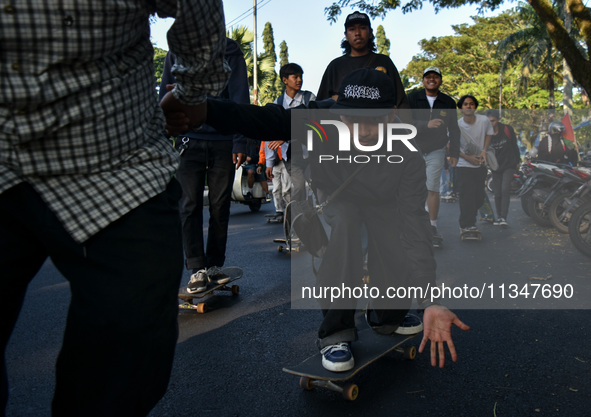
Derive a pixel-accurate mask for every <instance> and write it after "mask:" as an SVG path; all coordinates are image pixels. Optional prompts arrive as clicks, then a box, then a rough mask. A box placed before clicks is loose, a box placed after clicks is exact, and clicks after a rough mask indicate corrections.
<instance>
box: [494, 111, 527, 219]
mask: <svg viewBox="0 0 591 417" xmlns="http://www.w3.org/2000/svg"><path fill="white" fill-rule="evenodd" d="M486 117H488V120H489V121H490V124H491V125H492V127H493V131H494V133H493V134H492V135H491V140H490V148H491V149H494V152H495V157H496V159H497V163H498V165H499V166H498V168H497V169H496V170H491V171H492V178H493V180H492V187H493V192H494V195H495V210H496V212H497V216H496V219H495V220H494V222H493V225H495V226H508V225H509V224H508V223H507V216H508V215H509V203H510V202H511V183H512V181H513V175H514V174H515V172H516V171H517V170H518V169H519V165H520V164H521V154H520V153H519V147H518V146H517V135H515V130H514V129H513V127H512V126H510V125H507V124H504V123H501V122H500V118H501V117H500V113H499V111H498V110H496V109H489V110H487V111H486Z"/></svg>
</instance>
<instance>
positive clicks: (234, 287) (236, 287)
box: [230, 285, 240, 295]
mask: <svg viewBox="0 0 591 417" xmlns="http://www.w3.org/2000/svg"><path fill="white" fill-rule="evenodd" d="M230 291H232V294H233V295H238V293H239V292H240V286H239V285H232V287H231V288H230Z"/></svg>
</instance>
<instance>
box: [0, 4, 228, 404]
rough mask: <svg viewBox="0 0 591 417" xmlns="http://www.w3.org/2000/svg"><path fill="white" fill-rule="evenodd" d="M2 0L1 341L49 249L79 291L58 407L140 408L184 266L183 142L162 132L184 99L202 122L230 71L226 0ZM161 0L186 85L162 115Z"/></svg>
mask: <svg viewBox="0 0 591 417" xmlns="http://www.w3.org/2000/svg"><path fill="white" fill-rule="evenodd" d="M4 3H5V4H4V5H3V12H4V13H2V14H0V270H1V273H0V323H1V326H0V346H1V349H2V353H4V351H5V347H6V345H7V343H8V339H9V337H10V333H11V332H12V329H13V327H14V324H15V322H16V320H17V317H18V313H19V311H20V308H21V306H22V302H23V299H24V296H25V291H26V288H27V285H28V284H29V282H30V281H31V280H32V279H33V277H34V276H35V274H36V273H37V271H38V270H39V269H40V268H41V266H42V265H43V263H44V262H45V260H46V259H47V258H48V257H50V258H51V259H52V261H53V264H54V265H55V266H56V267H57V269H59V270H60V271H61V272H62V274H63V275H64V276H65V277H66V279H67V280H68V281H69V283H70V288H71V293H72V297H71V304H70V309H69V313H68V319H67V325H66V330H65V335H64V342H63V346H62V350H61V352H60V355H59V358H58V362H57V369H56V390H55V395H54V400H53V415H56V416H57V415H86V416H90V415H101V416H104V415H126V416H131V415H133V416H138V415H146V414H147V413H148V412H149V411H150V409H151V408H152V407H153V406H154V405H155V404H156V403H157V402H158V400H159V399H160V398H161V396H162V395H163V394H164V392H165V390H166V387H167V384H168V378H169V375H170V370H171V366H172V359H173V354H174V348H175V344H176V338H177V297H176V295H177V292H178V288H179V284H180V278H181V275H182V267H183V255H182V247H181V246H182V244H181V237H180V228H179V216H178V208H177V200H178V195H179V194H178V185H177V184H176V183H175V181H173V180H172V177H173V174H174V172H175V170H176V169H177V165H178V156H177V155H176V153H175V152H174V150H173V149H172V147H171V146H170V144H169V142H168V140H167V139H166V138H165V137H164V135H163V133H162V132H163V128H164V125H165V117H164V115H166V117H167V118H175V117H176V115H177V114H179V112H182V114H183V115H189V116H188V117H186V116H183V117H184V118H185V119H186V124H187V126H191V125H193V123H194V122H196V121H197V118H199V117H200V113H201V112H202V111H203V108H204V101H205V97H206V94H212V95H215V94H217V93H218V92H219V91H221V90H222V89H223V87H224V85H225V83H226V80H227V77H228V71H227V69H226V66H225V64H224V61H223V51H224V47H225V26H224V16H223V9H222V3H221V0H196V1H191V2H177V1H176V0H150V1H148V0H146V1H140V0H135V1H133V0H117V1H115V0H102V1H91V0H78V1H76V2H55V1H52V0H27V1H19V2H16V3H15V4H11V1H10V0H8V2H7V1H5V2H4ZM7 3H8V4H7ZM154 13H158V14H159V15H160V16H161V17H169V16H170V17H174V18H175V23H174V25H173V26H172V28H171V29H170V31H169V32H168V42H169V45H170V48H171V50H172V51H173V52H174V53H175V54H176V55H177V57H178V62H177V65H176V67H175V68H174V70H173V72H174V75H175V76H176V79H177V85H176V87H175V88H174V89H173V90H172V91H170V92H169V94H167V97H165V100H163V101H162V103H161V106H162V109H163V110H164V114H163V112H162V110H161V109H160V108H159V106H158V103H157V100H156V94H155V91H154V86H155V85H154V69H153V48H152V44H151V42H150V26H149V19H150V15H152V14H154ZM193 119H195V120H193ZM2 359H3V358H2ZM0 366H1V369H0V378H1V379H0V415H3V414H4V409H5V407H6V403H7V396H8V386H7V377H6V366H5V363H4V360H2V362H1V363H0Z"/></svg>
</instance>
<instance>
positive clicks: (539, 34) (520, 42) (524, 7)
mask: <svg viewBox="0 0 591 417" xmlns="http://www.w3.org/2000/svg"><path fill="white" fill-rule="evenodd" d="M517 13H518V14H519V17H520V19H519V23H518V27H517V30H516V31H514V32H513V33H511V34H510V35H509V36H507V37H506V38H505V39H503V40H502V41H501V42H500V43H499V46H498V51H499V53H500V54H501V55H502V56H504V57H505V58H504V59H505V60H506V61H508V62H515V61H517V60H519V61H520V63H521V67H522V76H523V78H522V79H523V80H524V82H525V83H526V84H525V85H526V86H527V81H528V78H529V77H530V74H532V73H533V72H534V71H536V70H538V69H541V73H542V74H545V76H546V83H547V89H548V108H549V109H554V108H555V107H556V100H555V94H554V90H555V88H556V83H555V81H554V79H555V75H556V65H555V61H556V57H555V55H554V48H553V46H552V40H551V39H550V36H549V34H548V31H547V30H546V27H545V26H544V24H543V23H542V21H541V20H540V19H539V18H538V16H537V15H536V14H535V13H534V10H533V9H532V8H531V7H530V6H529V5H528V4H527V3H520V4H519V5H518V7H517Z"/></svg>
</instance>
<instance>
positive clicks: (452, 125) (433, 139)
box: [408, 67, 460, 247]
mask: <svg viewBox="0 0 591 417" xmlns="http://www.w3.org/2000/svg"><path fill="white" fill-rule="evenodd" d="M442 83H443V78H442V74H441V70H440V69H439V68H437V67H428V68H426V69H425V71H423V87H424V88H423V89H420V90H418V91H414V92H413V93H411V94H409V95H408V102H409V104H410V108H411V109H412V118H413V124H414V125H415V126H416V128H417V137H416V141H417V144H418V145H419V147H420V149H421V152H422V153H423V157H424V158H425V165H426V168H427V209H428V211H429V218H430V221H431V229H432V231H433V246H435V247H439V246H441V243H442V241H443V238H442V237H441V235H440V234H439V233H438V231H437V217H438V215H439V202H440V200H439V186H440V182H441V171H442V170H443V166H444V163H445V154H446V148H447V145H448V144H449V165H450V166H451V167H452V168H453V167H455V166H456V164H457V163H458V158H459V154H460V129H459V127H458V121H457V116H456V102H455V100H454V99H453V98H451V97H450V96H448V95H447V94H444V93H442V92H441V91H440V87H441V84H442Z"/></svg>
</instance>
